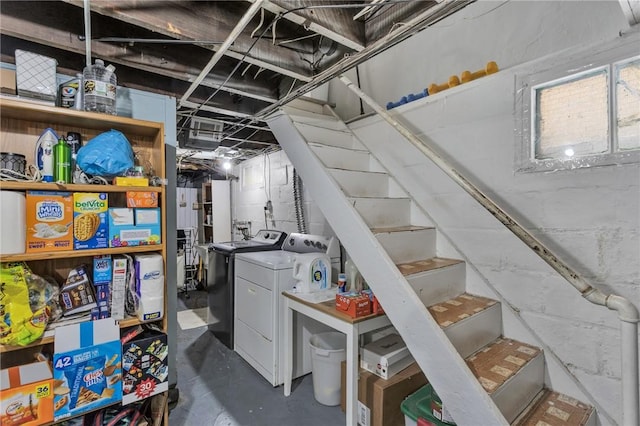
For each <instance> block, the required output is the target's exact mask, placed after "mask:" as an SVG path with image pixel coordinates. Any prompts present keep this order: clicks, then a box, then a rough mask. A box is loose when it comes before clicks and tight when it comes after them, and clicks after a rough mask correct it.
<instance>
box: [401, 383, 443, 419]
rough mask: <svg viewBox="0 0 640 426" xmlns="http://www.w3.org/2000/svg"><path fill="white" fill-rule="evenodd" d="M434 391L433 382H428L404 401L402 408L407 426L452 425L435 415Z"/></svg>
mask: <svg viewBox="0 0 640 426" xmlns="http://www.w3.org/2000/svg"><path fill="white" fill-rule="evenodd" d="M432 392H433V387H431V384H426V385H424V386H423V387H421V388H420V389H418V390H417V391H416V392H414V393H412V394H411V395H409V396H408V397H407V398H406V399H405V400H404V401H402V404H400V409H401V410H402V413H403V414H404V424H405V426H451V425H452V423H445V422H442V421H440V420H438V419H437V418H435V417H434V416H433V414H432V412H431V401H432V397H431V395H432Z"/></svg>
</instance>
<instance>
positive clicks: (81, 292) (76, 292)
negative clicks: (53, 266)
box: [59, 266, 98, 315]
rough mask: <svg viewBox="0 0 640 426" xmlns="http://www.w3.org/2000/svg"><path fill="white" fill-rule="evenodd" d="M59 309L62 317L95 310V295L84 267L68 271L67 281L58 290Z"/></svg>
mask: <svg viewBox="0 0 640 426" xmlns="http://www.w3.org/2000/svg"><path fill="white" fill-rule="evenodd" d="M59 300H60V307H61V308H62V310H63V312H64V315H71V314H77V313H80V312H86V311H90V310H91V309H92V308H96V307H97V306H98V305H97V304H96V295H95V294H94V289H93V286H92V285H91V281H90V280H89V275H88V274H87V271H86V270H85V267H84V266H78V267H77V268H73V269H71V270H70V271H69V275H68V276H67V280H66V281H65V283H64V285H63V286H62V288H61V289H60V296H59Z"/></svg>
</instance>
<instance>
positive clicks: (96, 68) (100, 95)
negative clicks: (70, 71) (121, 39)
mask: <svg viewBox="0 0 640 426" xmlns="http://www.w3.org/2000/svg"><path fill="white" fill-rule="evenodd" d="M114 71H115V67H113V65H109V66H108V67H106V68H105V66H104V62H103V61H102V60H101V59H96V62H95V64H94V65H91V66H88V67H85V68H84V73H83V81H84V96H83V100H84V110H85V111H95V112H103V113H106V114H112V115H115V113H116V87H117V78H116V74H115V73H114Z"/></svg>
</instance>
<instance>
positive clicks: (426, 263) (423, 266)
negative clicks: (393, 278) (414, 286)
mask: <svg viewBox="0 0 640 426" xmlns="http://www.w3.org/2000/svg"><path fill="white" fill-rule="evenodd" d="M462 262H463V261H462V260H459V259H446V258H442V257H432V258H431V259H424V260H416V261H415V262H407V263H399V264H397V265H396V266H397V267H398V269H400V272H402V275H404V276H407V275H413V274H417V273H420V272H425V271H431V270H434V269H439V268H446V267H447V266H451V265H456V264H458V263H462Z"/></svg>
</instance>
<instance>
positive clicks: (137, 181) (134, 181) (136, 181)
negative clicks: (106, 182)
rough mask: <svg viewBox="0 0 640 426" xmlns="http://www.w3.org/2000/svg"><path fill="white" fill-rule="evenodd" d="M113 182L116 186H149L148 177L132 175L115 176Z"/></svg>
mask: <svg viewBox="0 0 640 426" xmlns="http://www.w3.org/2000/svg"><path fill="white" fill-rule="evenodd" d="M113 184H114V185H118V186H149V179H147V178H144V177H134V176H117V177H115V178H114V179H113Z"/></svg>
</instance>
